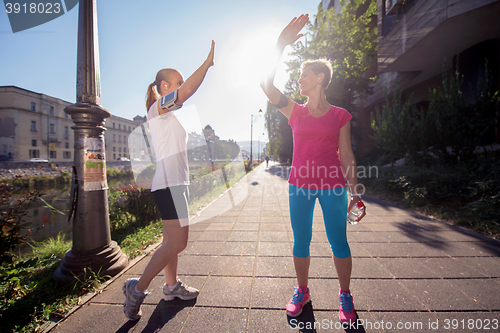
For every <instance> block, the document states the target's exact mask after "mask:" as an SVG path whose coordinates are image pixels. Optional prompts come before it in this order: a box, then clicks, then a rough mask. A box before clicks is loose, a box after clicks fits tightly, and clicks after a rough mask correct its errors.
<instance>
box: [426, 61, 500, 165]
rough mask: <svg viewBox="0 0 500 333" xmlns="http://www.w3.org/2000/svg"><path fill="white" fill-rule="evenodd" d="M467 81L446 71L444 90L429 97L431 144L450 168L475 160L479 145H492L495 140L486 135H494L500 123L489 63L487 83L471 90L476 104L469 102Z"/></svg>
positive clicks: (458, 73) (496, 93)
mask: <svg viewBox="0 0 500 333" xmlns="http://www.w3.org/2000/svg"><path fill="white" fill-rule="evenodd" d="M463 81H464V78H463V75H461V74H460V72H459V71H458V70H457V71H455V73H453V74H452V75H448V74H447V73H446V71H444V70H443V84H442V88H441V89H434V90H433V91H431V93H430V96H429V100H430V106H429V111H428V115H429V118H430V119H429V124H428V126H430V129H429V135H430V137H429V140H430V142H429V144H430V145H431V146H432V151H433V153H434V154H436V155H437V156H438V157H439V158H440V159H441V160H442V161H443V162H445V163H447V164H453V163H456V162H457V161H463V160H468V159H475V158H476V155H475V154H474V150H475V149H476V147H477V145H478V143H479V142H481V141H483V142H482V143H483V144H484V143H485V141H486V143H491V142H492V139H493V138H492V136H491V135H490V137H489V138H487V137H485V135H486V134H487V133H489V132H490V133H491V132H492V129H493V127H494V126H495V123H496V121H497V120H498V119H496V118H497V117H498V116H497V110H498V108H497V106H496V101H497V97H498V91H494V89H493V79H492V74H491V72H490V71H489V70H488V63H487V62H486V65H485V77H484V79H483V80H479V81H478V86H477V88H476V89H474V88H473V87H470V88H471V89H470V90H472V91H473V95H474V97H475V101H474V102H473V103H467V101H466V96H465V93H464V87H463ZM474 90H475V91H474ZM484 139H486V140H484Z"/></svg>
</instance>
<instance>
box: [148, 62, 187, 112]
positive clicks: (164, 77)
mask: <svg viewBox="0 0 500 333" xmlns="http://www.w3.org/2000/svg"><path fill="white" fill-rule="evenodd" d="M172 73H177V74H179V75H181V76H182V74H181V72H179V71H178V70H177V69H173V68H163V69H160V70H159V71H158V73H156V78H155V80H154V82H153V83H151V84H150V85H149V87H148V91H147V92H146V109H147V110H148V111H149V108H150V107H151V105H153V103H154V102H156V101H157V100H158V99H159V98H160V97H161V96H160V94H159V91H160V84H161V81H165V82H170V80H171V76H172Z"/></svg>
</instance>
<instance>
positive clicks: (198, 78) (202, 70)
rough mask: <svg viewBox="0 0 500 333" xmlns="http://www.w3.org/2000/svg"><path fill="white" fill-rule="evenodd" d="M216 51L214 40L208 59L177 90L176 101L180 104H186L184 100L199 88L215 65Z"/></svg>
mask: <svg viewBox="0 0 500 333" xmlns="http://www.w3.org/2000/svg"><path fill="white" fill-rule="evenodd" d="M214 52H215V42H214V41H212V48H211V49H210V53H209V54H208V57H207V59H206V60H205V61H204V62H203V64H201V66H200V67H199V68H198V69H197V70H196V71H195V72H194V73H193V74H191V76H190V77H188V78H187V80H186V82H184V83H183V84H182V85H181V86H180V87H179V90H177V101H176V102H175V103H176V104H178V105H182V104H184V102H185V101H186V100H187V99H188V98H189V97H191V96H193V94H194V93H195V92H196V90H198V88H199V87H200V85H201V83H202V82H203V79H204V78H205V75H206V74H207V71H208V69H209V68H210V67H212V66H213V65H214Z"/></svg>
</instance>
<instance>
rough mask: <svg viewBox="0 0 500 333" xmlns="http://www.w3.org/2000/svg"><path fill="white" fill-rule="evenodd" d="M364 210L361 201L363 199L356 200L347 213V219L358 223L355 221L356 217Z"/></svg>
mask: <svg viewBox="0 0 500 333" xmlns="http://www.w3.org/2000/svg"><path fill="white" fill-rule="evenodd" d="M364 211H365V204H364V203H363V201H361V200H360V201H358V203H357V204H355V205H354V206H353V207H352V209H351V212H350V213H349V215H347V221H348V222H349V223H350V224H358V221H356V219H357V218H358V217H360V216H361V215H362V214H363V212H364Z"/></svg>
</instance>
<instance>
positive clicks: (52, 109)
mask: <svg viewBox="0 0 500 333" xmlns="http://www.w3.org/2000/svg"><path fill="white" fill-rule="evenodd" d="M49 113H50V115H51V116H53V115H54V107H53V106H51V107H50V111H49Z"/></svg>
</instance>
